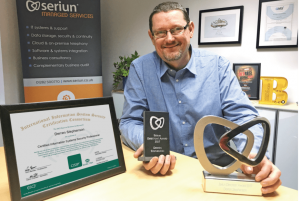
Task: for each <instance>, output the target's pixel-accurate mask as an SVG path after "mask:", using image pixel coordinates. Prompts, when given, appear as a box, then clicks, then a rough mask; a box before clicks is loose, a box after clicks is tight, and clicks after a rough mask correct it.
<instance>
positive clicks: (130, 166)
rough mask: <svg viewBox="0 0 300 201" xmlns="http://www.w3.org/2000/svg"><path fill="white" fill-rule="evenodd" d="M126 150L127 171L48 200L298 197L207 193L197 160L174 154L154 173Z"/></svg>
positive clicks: (2, 182) (0, 177)
mask: <svg viewBox="0 0 300 201" xmlns="http://www.w3.org/2000/svg"><path fill="white" fill-rule="evenodd" d="M123 151H124V158H125V163H126V168H127V171H126V172H125V173H123V174H120V175H117V176H114V177H111V178H108V179H105V180H102V181H99V182H96V183H93V184H90V185H88V186H84V187H82V188H79V189H75V190H73V191H70V192H68V193H65V194H62V195H58V196H56V197H53V198H50V199H49V201H79V200H80V201H83V200H84V201H94V200H108V201H110V200H112V201H115V200H139V201H140V200H142V201H147V200H151V201H153V200H189V201H190V200H202V201H204V200H214V201H216V200H223V201H224V200H230V201H234V200H239V201H240V200H243V201H247V200H249V201H250V200H251V201H252V200H253V199H255V200H288V201H292V200H298V191H296V190H293V189H290V188H287V187H283V186H281V187H279V188H278V189H277V191H276V192H274V193H272V194H269V195H267V196H243V195H230V194H217V193H205V192H203V190H202V187H201V172H202V170H203V169H202V167H201V165H200V163H199V161H198V160H196V159H193V158H190V157H187V156H184V155H181V154H177V153H174V154H175V155H176V157H177V162H176V166H175V169H174V170H173V171H172V172H169V173H168V174H167V175H165V176H161V175H152V174H151V173H149V172H148V171H146V170H145V169H144V168H143V166H142V164H141V162H139V161H137V159H134V158H133V151H132V150H130V149H129V148H127V147H126V146H124V145H123ZM0 198H1V199H0V200H1V201H10V195H9V186H8V179H7V172H6V166H5V159H4V149H3V147H0Z"/></svg>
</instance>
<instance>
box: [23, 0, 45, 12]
mask: <svg viewBox="0 0 300 201" xmlns="http://www.w3.org/2000/svg"><path fill="white" fill-rule="evenodd" d="M40 6H41V3H40V2H39V1H37V2H33V1H31V0H27V1H26V8H27V10H28V11H29V12H33V11H35V10H39V9H40Z"/></svg>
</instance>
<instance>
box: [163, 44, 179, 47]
mask: <svg viewBox="0 0 300 201" xmlns="http://www.w3.org/2000/svg"><path fill="white" fill-rule="evenodd" d="M177 46H179V44H176V45H171V46H164V48H173V47H177Z"/></svg>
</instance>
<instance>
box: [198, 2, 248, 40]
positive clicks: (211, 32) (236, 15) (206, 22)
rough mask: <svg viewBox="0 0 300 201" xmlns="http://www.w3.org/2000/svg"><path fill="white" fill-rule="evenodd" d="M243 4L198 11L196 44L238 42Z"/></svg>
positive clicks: (240, 35)
mask: <svg viewBox="0 0 300 201" xmlns="http://www.w3.org/2000/svg"><path fill="white" fill-rule="evenodd" d="M243 12H244V6H235V7H227V8H217V9H210V10H200V11H199V32H198V33H199V35H198V45H210V44H235V43H237V44H240V43H241V40H242V26H243Z"/></svg>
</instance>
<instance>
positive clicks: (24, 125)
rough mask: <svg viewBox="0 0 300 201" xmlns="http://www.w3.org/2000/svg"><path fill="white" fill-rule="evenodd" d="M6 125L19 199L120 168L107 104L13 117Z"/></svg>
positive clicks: (15, 114) (20, 114) (25, 113)
mask: <svg viewBox="0 0 300 201" xmlns="http://www.w3.org/2000/svg"><path fill="white" fill-rule="evenodd" d="M29 116H30V118H28V117H29ZM10 119H11V125H12V133H13V140H14V147H15V154H16V161H17V169H18V175H19V183H20V191H21V197H26V196H29V195H32V194H36V193H39V192H42V191H45V190H49V189H52V188H56V187H59V186H62V185H64V184H68V183H70V182H73V181H76V180H80V179H83V178H86V177H89V176H92V175H95V174H98V173H101V172H104V171H107V170H111V169H114V168H117V167H119V166H120V163H119V159H118V154H117V148H116V142H115V138H114V130H113V125H112V121H111V115H110V109H109V105H108V104H106V105H96V106H85V107H73V108H65V109H54V110H45V111H33V112H23V113H14V114H11V115H10ZM33 139H34V140H33Z"/></svg>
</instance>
